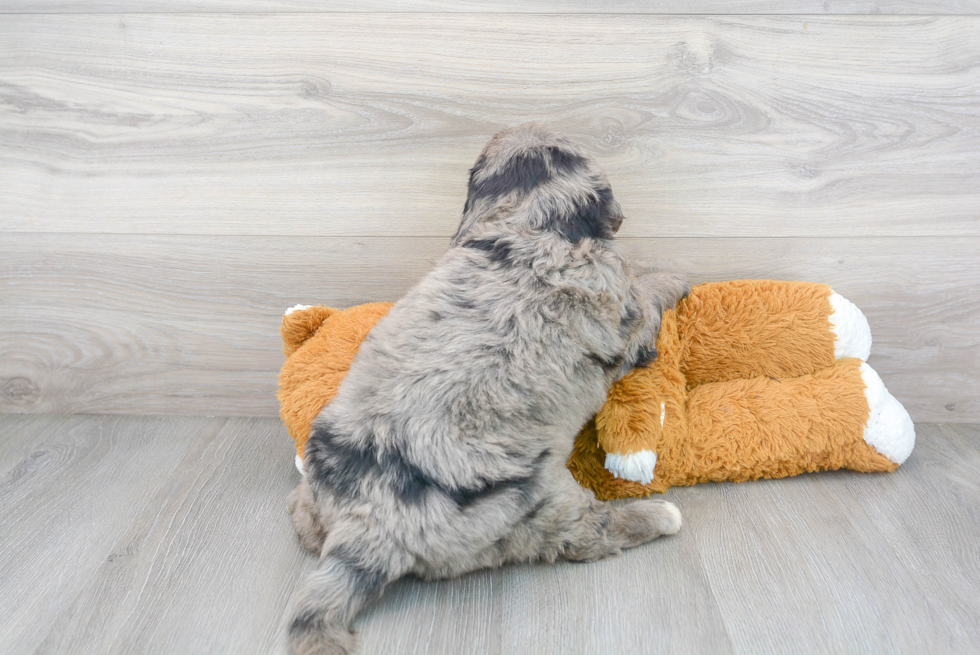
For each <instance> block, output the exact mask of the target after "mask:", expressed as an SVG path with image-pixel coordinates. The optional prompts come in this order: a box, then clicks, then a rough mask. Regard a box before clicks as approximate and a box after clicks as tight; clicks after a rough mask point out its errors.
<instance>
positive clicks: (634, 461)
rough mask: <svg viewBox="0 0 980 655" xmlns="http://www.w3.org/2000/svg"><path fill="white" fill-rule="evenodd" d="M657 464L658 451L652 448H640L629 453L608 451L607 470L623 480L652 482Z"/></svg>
mask: <svg viewBox="0 0 980 655" xmlns="http://www.w3.org/2000/svg"><path fill="white" fill-rule="evenodd" d="M656 466H657V453H655V452H653V451H652V450H638V451H637V452H635V453H629V454H628V455H619V454H616V453H606V470H607V471H609V472H610V473H612V474H613V475H615V476H616V477H617V478H622V479H623V480H631V481H633V482H639V483H641V484H650V483H651V482H653V469H654V468H655V467H656Z"/></svg>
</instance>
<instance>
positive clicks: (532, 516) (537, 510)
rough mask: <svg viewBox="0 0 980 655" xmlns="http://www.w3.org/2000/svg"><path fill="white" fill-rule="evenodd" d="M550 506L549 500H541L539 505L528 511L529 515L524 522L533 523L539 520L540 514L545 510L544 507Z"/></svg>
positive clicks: (526, 515) (525, 516)
mask: <svg viewBox="0 0 980 655" xmlns="http://www.w3.org/2000/svg"><path fill="white" fill-rule="evenodd" d="M547 504H548V499H547V498H544V499H542V500H539V501H538V503H537V504H536V505H535V506H534V507H532V508H531V509H530V510H528V512H527V514H525V515H524V518H523V519H522V520H523V521H532V520H534V519H535V518H537V516H538V514H539V513H540V512H541V510H542V509H544V506H545V505H547Z"/></svg>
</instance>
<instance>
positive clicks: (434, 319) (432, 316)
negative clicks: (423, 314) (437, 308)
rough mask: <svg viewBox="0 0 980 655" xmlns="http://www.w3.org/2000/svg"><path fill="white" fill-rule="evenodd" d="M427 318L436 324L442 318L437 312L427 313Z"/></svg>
mask: <svg viewBox="0 0 980 655" xmlns="http://www.w3.org/2000/svg"><path fill="white" fill-rule="evenodd" d="M429 318H430V319H431V320H432V322H433V323H438V322H439V321H441V320H442V319H443V318H444V317H443V315H442V314H440V313H439V312H429Z"/></svg>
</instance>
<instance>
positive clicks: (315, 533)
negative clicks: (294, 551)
mask: <svg viewBox="0 0 980 655" xmlns="http://www.w3.org/2000/svg"><path fill="white" fill-rule="evenodd" d="M286 509H288V510H289V513H290V514H292V519H293V529H294V530H296V536H298V537H299V543H300V544H302V546H303V548H305V549H306V550H308V551H310V552H311V553H313V554H314V555H319V554H320V550H321V549H322V548H323V540H324V539H326V538H327V528H326V526H325V525H324V524H323V518H322V517H321V516H320V510H319V509H317V506H316V498H315V497H314V495H313V487H312V486H311V485H310V481H309V480H308V479H307V478H306V476H305V475H304V476H303V479H302V480H300V481H299V484H298V485H296V488H295V489H293V490H292V491H291V492H290V493H289V496H288V497H287V498H286Z"/></svg>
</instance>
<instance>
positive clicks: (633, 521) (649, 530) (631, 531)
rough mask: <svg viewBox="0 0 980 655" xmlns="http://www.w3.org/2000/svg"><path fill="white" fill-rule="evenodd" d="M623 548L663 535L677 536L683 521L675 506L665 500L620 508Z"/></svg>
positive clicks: (638, 503) (648, 501) (647, 501)
mask: <svg viewBox="0 0 980 655" xmlns="http://www.w3.org/2000/svg"><path fill="white" fill-rule="evenodd" d="M620 511H621V512H622V516H623V519H624V521H623V522H622V524H621V525H620V526H618V527H619V529H620V530H622V531H623V532H625V534H624V535H623V540H624V546H625V547H627V548H631V547H633V546H638V545H640V544H644V543H646V542H648V541H652V540H654V539H656V538H657V537H659V536H661V535H665V534H677V532H678V531H679V530H680V529H681V524H682V523H683V520H682V519H681V511H680V510H679V509H677V505H675V504H674V503H669V502H667V501H666V500H638V501H636V502H633V503H630V504H629V505H626V506H625V507H622V508H620Z"/></svg>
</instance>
